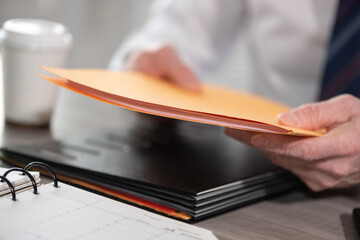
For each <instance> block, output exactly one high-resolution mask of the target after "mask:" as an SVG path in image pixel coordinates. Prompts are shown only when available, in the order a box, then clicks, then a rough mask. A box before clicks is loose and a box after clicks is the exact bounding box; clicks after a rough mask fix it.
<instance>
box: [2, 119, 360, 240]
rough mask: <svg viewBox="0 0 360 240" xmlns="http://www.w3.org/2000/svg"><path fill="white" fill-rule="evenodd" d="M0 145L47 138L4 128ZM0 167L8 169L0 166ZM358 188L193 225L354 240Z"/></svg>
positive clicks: (233, 233)
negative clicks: (354, 209) (353, 220)
mask: <svg viewBox="0 0 360 240" xmlns="http://www.w3.org/2000/svg"><path fill="white" fill-rule="evenodd" d="M1 133H2V138H1V139H2V140H1V145H2V146H3V145H6V144H12V143H25V142H28V141H32V140H35V139H43V138H50V136H51V134H50V131H49V130H48V129H47V128H26V127H17V126H13V125H9V124H6V125H5V126H4V127H3V130H2V131H1ZM0 165H1V166H8V165H6V164H5V163H3V162H1V163H0ZM359 199H360V187H359V188H352V189H346V190H336V191H329V192H324V193H311V192H310V191H306V190H303V191H300V190H297V191H293V192H288V193H286V194H282V195H280V196H277V197H273V198H271V199H268V200H265V201H262V202H259V203H255V204H252V205H250V206H247V207H243V208H239V209H237V210H233V211H230V212H227V213H224V214H222V215H219V216H216V217H213V218H210V219H207V220H204V221H202V222H199V223H196V225H198V226H200V227H204V228H207V229H210V230H212V231H213V232H214V234H215V235H216V236H217V237H218V238H219V239H221V240H230V239H234V240H235V239H267V240H269V239H346V240H351V239H358V234H357V232H356V230H355V227H354V224H353V222H352V216H351V212H352V208H354V207H359V206H360V202H359Z"/></svg>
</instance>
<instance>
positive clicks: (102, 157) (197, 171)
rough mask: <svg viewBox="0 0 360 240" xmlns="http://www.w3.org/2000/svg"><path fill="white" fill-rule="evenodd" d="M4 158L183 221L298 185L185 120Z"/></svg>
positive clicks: (15, 150)
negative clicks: (37, 164) (38, 164)
mask: <svg viewBox="0 0 360 240" xmlns="http://www.w3.org/2000/svg"><path fill="white" fill-rule="evenodd" d="M2 154H3V158H4V160H6V161H9V160H15V161H16V162H18V163H25V164H26V163H27V162H29V161H33V160H41V161H43V162H45V163H48V164H50V165H51V166H52V167H53V169H54V170H55V171H56V172H57V173H58V175H59V174H60V175H63V176H65V177H67V178H68V180H69V182H71V180H74V179H76V181H77V184H80V185H86V186H85V187H89V186H90V188H93V189H94V187H91V186H98V188H97V189H95V190H96V191H100V192H102V191H103V192H105V193H106V194H108V195H111V196H115V197H119V198H121V199H125V200H127V201H131V202H135V203H136V204H140V205H143V206H146V207H151V206H150V205H151V204H150V205H149V204H142V203H141V201H140V202H139V201H137V202H136V201H133V200H134V198H132V199H131V197H130V199H129V198H127V199H126V197H125V198H124V195H122V196H121V195H116V194H115V195H114V194H111V191H114V192H119V193H122V194H125V196H134V197H137V198H139V199H145V200H147V201H150V202H153V203H156V204H160V205H163V206H165V207H168V208H170V209H173V210H174V211H173V212H172V213H171V211H161V209H160V212H163V213H166V214H169V215H171V216H172V217H178V218H181V219H183V220H189V221H196V220H200V219H202V218H205V217H209V216H212V215H214V214H217V213H221V212H224V211H226V210H229V209H233V208H235V207H239V206H243V205H246V204H249V203H252V202H254V201H259V200H260V199H263V198H264V197H268V196H270V195H272V194H275V193H279V192H282V191H285V190H288V189H293V188H294V187H296V186H298V185H299V184H300V182H299V181H298V179H296V178H295V177H293V176H292V175H290V174H289V173H287V172H286V171H284V170H282V169H280V168H278V167H276V166H274V165H272V164H271V162H270V161H269V160H268V159H266V158H265V157H264V156H263V155H262V154H260V153H259V152H257V151H255V150H254V149H251V148H249V147H247V146H245V145H243V144H241V143H239V142H237V141H235V140H233V139H230V138H228V137H226V136H225V135H224V133H223V129H222V128H220V127H216V126H211V125H204V124H198V123H191V122H185V121H179V122H178V123H177V124H176V125H174V127H171V128H159V129H156V128H154V129H153V128H149V129H146V128H145V127H134V128H129V129H125V130H117V131H111V132H104V133H100V134H97V135H88V136H80V137H74V138H69V139H61V140H54V141H45V142H38V143H31V144H29V145H20V146H8V147H5V148H3V149H2ZM65 180H66V179H65ZM76 181H75V183H76ZM73 182H74V181H73ZM105 190H106V191H105ZM135 200H136V199H135ZM154 208H155V209H156V208H157V210H159V206H155V207H154Z"/></svg>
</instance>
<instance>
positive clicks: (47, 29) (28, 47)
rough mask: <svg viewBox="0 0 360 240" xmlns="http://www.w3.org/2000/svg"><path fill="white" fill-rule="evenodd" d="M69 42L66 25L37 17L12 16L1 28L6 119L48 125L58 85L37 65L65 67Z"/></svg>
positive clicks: (70, 36)
mask: <svg viewBox="0 0 360 240" xmlns="http://www.w3.org/2000/svg"><path fill="white" fill-rule="evenodd" d="M71 44H72V35H71V34H70V33H69V32H68V30H67V28H66V27H65V26H64V25H62V24H60V23H56V22H52V21H47V20H40V19H12V20H8V21H6V22H5V23H4V24H3V27H2V29H1V30H0V45H1V53H2V60H3V61H2V62H3V81H4V97H5V98H4V104H5V119H6V121H8V122H12V123H16V124H21V125H32V126H40V125H47V124H48V123H49V121H50V117H51V113H52V110H53V107H54V103H55V100H56V92H57V88H56V86H55V85H53V84H51V83H49V82H48V81H45V80H43V79H41V78H39V77H38V74H39V73H40V74H41V71H42V70H41V69H40V68H39V64H40V65H44V66H51V67H64V65H65V62H66V57H67V55H68V52H69V49H70V47H71Z"/></svg>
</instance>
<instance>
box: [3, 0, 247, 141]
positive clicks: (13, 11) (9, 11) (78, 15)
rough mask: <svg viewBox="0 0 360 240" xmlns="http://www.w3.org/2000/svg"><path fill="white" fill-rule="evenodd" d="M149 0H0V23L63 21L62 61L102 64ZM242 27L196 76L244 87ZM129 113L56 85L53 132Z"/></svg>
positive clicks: (126, 118)
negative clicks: (69, 41) (69, 38)
mask: <svg viewBox="0 0 360 240" xmlns="http://www.w3.org/2000/svg"><path fill="white" fill-rule="evenodd" d="M151 4H152V1H150V0H101V1H98V0H76V1H72V0H0V23H1V24H2V23H3V22H4V21H6V20H8V19H12V18H40V19H47V20H53V21H56V22H60V23H63V24H64V25H65V26H67V27H68V29H69V31H70V32H71V33H72V34H73V47H72V49H71V51H70V54H69V58H68V62H67V67H72V68H106V67H107V65H108V62H109V60H110V58H111V56H112V54H113V53H114V51H115V50H116V49H117V48H118V46H119V45H120V44H121V43H122V42H123V41H124V39H125V38H126V37H127V36H128V35H129V34H130V33H131V32H132V31H134V30H135V29H137V28H139V27H140V26H141V25H142V24H143V23H144V22H145V20H146V18H147V11H148V8H149V6H150V5H151ZM245 31H247V30H246V29H242V31H240V33H239V41H237V42H236V46H235V47H234V48H233V51H232V52H231V54H230V56H229V58H228V59H227V60H226V61H225V62H224V63H223V65H222V66H220V67H219V69H216V71H214V72H212V73H207V74H206V75H204V76H200V77H201V78H202V80H203V81H212V82H217V83H220V84H223V85H227V86H230V87H235V88H240V89H246V88H247V84H246V81H247V79H249V74H250V66H249V61H248V60H247V59H248V54H247V51H246V38H245V37H244V36H245V35H246V34H242V33H244V32H245ZM0 71H1V69H0ZM0 87H1V86H0ZM1 92H2V91H1ZM1 99H2V98H1ZM2 111H3V110H2V109H1V110H0V114H1V116H3V113H2ZM95 113H96V114H95ZM64 115H66V119H67V122H66V123H64V121H63V120H62V121H60V120H59V119H64V118H63V117H62V116H64ZM134 115H136V114H134V113H132V112H130V111H128V110H123V109H120V108H119V107H115V106H111V105H108V104H104V103H100V102H97V101H95V100H92V99H89V98H86V97H83V96H80V95H77V94H75V93H70V92H69V91H67V90H63V89H61V90H60V91H59V94H58V99H57V104H56V107H55V109H54V113H53V117H52V121H51V129H52V133H53V135H54V136H55V137H62V136H67V135H69V134H78V133H82V132H83V131H85V129H89V127H91V128H92V129H94V131H97V130H99V128H98V126H97V124H96V122H98V121H99V120H102V121H106V122H107V123H108V124H107V127H108V128H114V127H117V126H120V125H124V124H128V123H129V122H132V121H134V117H136V116H134ZM69 124H71V125H74V126H76V129H78V131H77V132H73V131H72V132H67V129H68V128H67V127H66V126H67V125H69ZM70 129H74V128H70Z"/></svg>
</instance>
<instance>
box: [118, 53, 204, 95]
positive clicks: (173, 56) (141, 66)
mask: <svg viewBox="0 0 360 240" xmlns="http://www.w3.org/2000/svg"><path fill="white" fill-rule="evenodd" d="M125 69H127V70H134V71H139V72H142V73H146V74H149V75H152V76H155V77H160V78H163V79H166V80H168V81H170V82H172V83H174V84H175V85H177V86H179V87H182V88H184V89H187V90H190V91H194V92H197V91H200V88H201V84H200V81H199V80H198V78H197V77H196V75H195V74H194V73H193V72H192V71H191V70H190V68H188V67H187V66H186V65H185V64H184V63H183V62H182V61H181V60H180V58H179V56H178V55H177V53H176V51H175V50H174V49H173V48H172V47H169V46H162V47H160V48H157V49H154V50H142V51H137V52H134V53H133V54H131V55H130V56H129V58H128V59H127V61H126V64H125Z"/></svg>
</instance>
